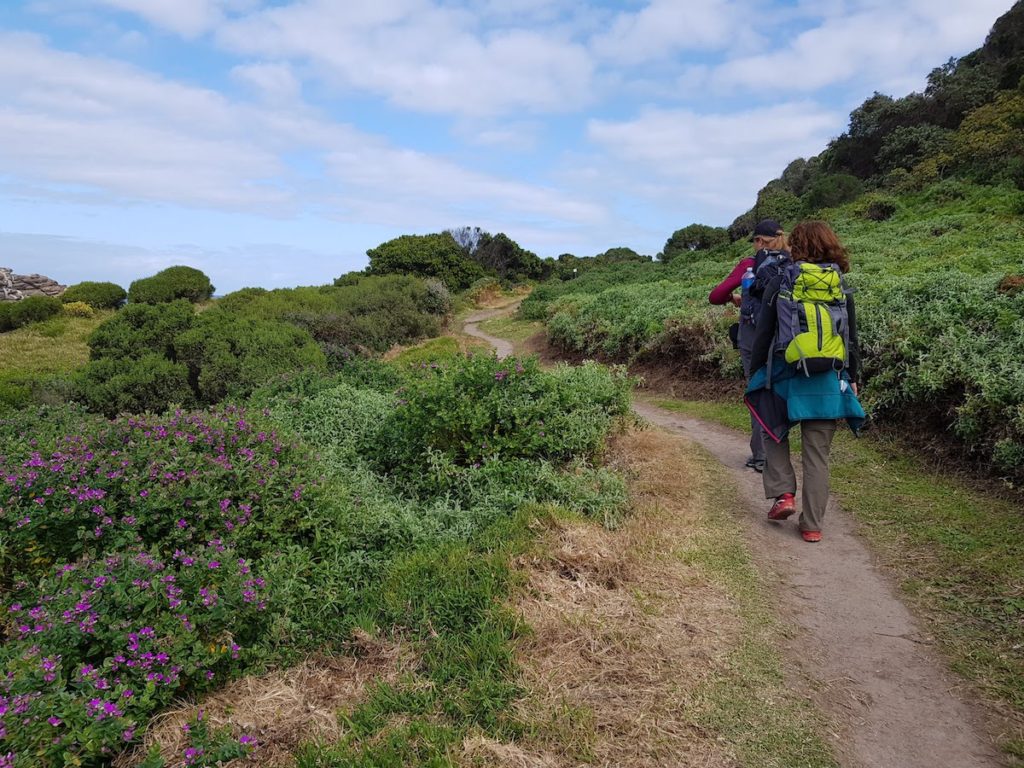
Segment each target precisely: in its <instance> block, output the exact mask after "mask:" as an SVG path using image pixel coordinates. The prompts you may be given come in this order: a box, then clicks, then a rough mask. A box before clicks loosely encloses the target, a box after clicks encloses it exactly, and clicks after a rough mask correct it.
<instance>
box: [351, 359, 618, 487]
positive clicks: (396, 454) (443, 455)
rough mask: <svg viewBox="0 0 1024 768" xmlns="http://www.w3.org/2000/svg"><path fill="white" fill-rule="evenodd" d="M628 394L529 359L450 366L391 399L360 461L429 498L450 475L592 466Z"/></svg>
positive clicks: (607, 377) (599, 373)
mask: <svg viewBox="0 0 1024 768" xmlns="http://www.w3.org/2000/svg"><path fill="white" fill-rule="evenodd" d="M629 389H630V384H629V381H628V379H627V378H626V377H625V375H624V374H623V373H622V372H621V371H617V370H607V369H605V368H603V367H602V366H598V365H594V364H587V365H583V366H580V367H578V368H560V369H557V370H555V371H553V372H545V371H542V370H540V368H539V367H538V363H537V360H536V359H535V358H526V359H522V360H517V359H514V358H508V359H505V360H498V359H497V358H495V357H493V356H487V355H477V356H474V357H470V358H461V359H456V360H453V361H452V362H451V363H450V364H448V365H433V366H430V367H429V368H427V369H425V371H424V375H423V376H421V377H418V378H414V379H412V380H411V382H410V383H409V384H408V385H407V386H406V387H405V388H404V389H403V390H399V392H398V393H397V394H398V396H399V397H400V398H401V399H400V400H399V405H398V407H397V408H396V409H395V410H394V411H393V412H392V413H391V414H389V416H388V418H387V419H386V420H385V421H384V422H383V424H382V426H381V431H380V434H379V435H378V436H377V437H376V438H375V440H374V445H372V446H370V447H369V448H368V451H369V455H370V456H371V458H372V460H373V461H374V463H375V465H376V466H377V467H379V468H380V469H382V470H383V471H385V472H388V473H394V474H396V475H397V476H401V477H402V478H404V479H405V480H406V481H408V482H409V483H411V484H413V485H415V486H418V487H421V488H428V489H429V488H434V489H436V488H438V487H443V486H444V485H445V484H446V483H447V480H446V479H445V478H446V476H447V475H448V474H450V471H449V468H452V469H457V468H459V467H470V468H479V467H481V466H483V465H484V464H486V463H488V462H493V461H498V460H501V459H509V458H515V459H542V460H547V461H553V462H556V463H563V462H566V461H569V460H570V459H574V458H582V459H586V458H593V457H595V456H596V455H597V454H598V453H599V452H600V451H601V449H602V447H603V445H604V440H605V436H606V435H607V433H608V431H609V429H610V426H611V423H612V421H613V420H614V419H616V418H618V417H621V416H624V415H625V414H626V413H628V412H629Z"/></svg>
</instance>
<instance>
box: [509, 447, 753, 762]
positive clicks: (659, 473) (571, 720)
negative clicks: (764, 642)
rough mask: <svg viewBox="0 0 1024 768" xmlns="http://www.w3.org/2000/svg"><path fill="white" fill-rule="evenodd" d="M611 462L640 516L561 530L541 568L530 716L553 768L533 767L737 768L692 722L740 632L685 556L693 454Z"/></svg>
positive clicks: (634, 451)
mask: <svg viewBox="0 0 1024 768" xmlns="http://www.w3.org/2000/svg"><path fill="white" fill-rule="evenodd" d="M614 453H615V456H616V457H617V461H618V462H619V463H620V464H622V465H624V468H625V469H626V471H627V472H629V473H630V474H631V475H632V476H633V482H632V484H631V485H632V489H633V497H634V506H635V514H634V515H633V516H632V517H631V518H630V519H629V520H628V521H627V522H626V523H625V524H624V525H623V526H622V527H621V528H620V529H619V530H617V531H615V532H610V531H607V530H605V529H603V528H601V527H599V526H597V525H594V524H591V523H586V522H571V523H562V524H559V525H557V526H556V527H555V528H554V529H553V530H551V531H550V532H549V533H548V534H547V535H548V537H549V539H550V541H549V542H548V545H549V546H548V547H547V548H546V552H547V554H546V555H544V556H541V557H539V558H538V559H537V560H536V561H535V562H533V563H531V564H530V565H531V570H532V573H531V577H530V588H529V590H528V594H527V595H526V596H525V597H524V599H523V600H522V603H521V606H520V608H521V610H522V612H523V614H524V617H525V619H526V621H527V623H529V624H530V625H531V626H532V627H533V634H532V636H531V637H530V638H529V639H528V640H526V641H524V643H523V644H522V645H521V647H520V649H519V654H520V659H521V664H522V666H523V676H524V683H525V685H526V687H527V688H528V689H529V690H530V691H531V695H530V696H528V697H527V698H526V699H525V700H524V701H523V702H522V703H521V709H522V712H521V715H522V717H523V719H524V720H525V721H527V722H532V723H537V724H538V725H537V726H536V728H535V732H534V734H533V735H532V736H531V738H530V739H529V741H530V742H533V744H531V746H536V747H537V749H536V753H537V754H541V755H544V756H545V757H546V759H548V760H555V762H548V763H535V764H539V765H547V764H550V765H557V766H565V765H578V764H580V763H585V764H593V765H609V766H611V765H615V766H624V767H628V766H651V765H661V766H676V765H678V766H684V765H685V766H709V767H710V766H731V765H735V760H734V759H733V757H732V755H731V754H730V752H729V750H728V747H727V746H723V745H722V744H721V743H719V742H718V741H717V740H716V739H715V738H713V737H711V736H709V735H708V734H706V733H704V732H703V731H702V729H701V728H700V727H699V726H697V725H696V724H695V723H694V721H693V719H692V718H691V717H690V716H688V712H689V710H691V709H692V707H691V705H690V695H691V691H693V690H694V689H695V688H697V687H698V686H699V685H700V684H701V683H702V682H703V681H704V680H706V679H707V678H708V676H709V674H711V672H712V671H713V670H715V669H716V668H719V667H721V666H722V665H724V664H725V663H726V657H727V655H728V652H729V648H730V646H731V645H732V643H733V641H734V638H735V636H736V635H737V633H738V631H739V622H738V620H737V618H736V616H735V609H734V607H733V606H732V605H731V603H730V600H729V598H728V597H727V595H726V594H724V592H723V591H722V590H721V589H720V588H719V587H717V586H716V585H714V584H712V583H711V582H710V581H709V580H708V578H707V577H706V576H705V575H704V574H703V573H702V572H701V571H700V569H699V568H698V567H696V566H692V565H687V564H685V563H684V562H683V561H682V559H681V558H680V557H679V556H678V551H679V547H680V544H681V543H682V542H685V541H686V540H687V539H688V538H689V537H691V536H692V535H694V531H696V530H697V529H698V528H699V526H698V520H699V517H700V514H701V509H700V505H701V499H700V497H699V495H695V494H693V493H692V492H691V491H690V490H689V489H690V488H692V487H693V485H694V483H693V482H691V480H692V479H693V478H692V473H693V469H692V466H691V465H690V464H689V463H688V462H687V458H686V450H685V444H684V443H682V441H680V440H678V439H676V438H673V437H670V436H668V435H665V434H663V433H659V432H653V431H651V432H633V433H631V434H629V435H627V436H625V437H623V438H621V439H620V440H618V441H617V444H616V446H615V449H614ZM542 551H543V550H542ZM553 756H556V757H553ZM500 764H502V765H515V764H516V763H500ZM524 764H528V763H524Z"/></svg>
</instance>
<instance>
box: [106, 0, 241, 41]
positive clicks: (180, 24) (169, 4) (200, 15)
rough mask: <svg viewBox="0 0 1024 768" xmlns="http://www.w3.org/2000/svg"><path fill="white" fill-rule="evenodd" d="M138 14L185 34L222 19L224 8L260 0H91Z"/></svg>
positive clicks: (199, 32)
mask: <svg viewBox="0 0 1024 768" xmlns="http://www.w3.org/2000/svg"><path fill="white" fill-rule="evenodd" d="M93 2H95V3H96V4H99V5H104V6H107V7H109V8H114V9H116V10H119V11H125V12H127V13H134V14H136V15H138V16H141V17H142V18H144V19H145V20H146V21H148V22H149V23H150V24H152V25H154V26H156V27H160V28H162V29H167V30H170V31H171V32H174V33H176V34H179V35H181V36H182V37H186V38H194V37H198V36H199V35H202V34H204V33H206V32H209V31H210V30H212V29H213V28H214V27H216V26H217V25H218V24H220V23H221V22H223V21H224V19H225V15H226V12H228V11H245V10H252V9H253V8H256V7H258V6H259V5H260V0H93Z"/></svg>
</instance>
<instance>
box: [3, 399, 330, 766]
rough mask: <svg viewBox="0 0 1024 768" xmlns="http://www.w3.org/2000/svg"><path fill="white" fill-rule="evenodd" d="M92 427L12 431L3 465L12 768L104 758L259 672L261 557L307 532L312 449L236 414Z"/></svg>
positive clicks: (266, 625) (6, 740)
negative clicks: (247, 671) (165, 713)
mask: <svg viewBox="0 0 1024 768" xmlns="http://www.w3.org/2000/svg"><path fill="white" fill-rule="evenodd" d="M258 418H259V417H258ZM82 427H83V428H82V430H81V431H80V432H78V433H77V434H65V435H62V436H59V437H57V438H55V439H53V440H52V441H51V443H52V446H53V448H52V450H42V446H40V445H39V443H38V442H36V440H34V439H32V438H23V439H20V440H19V439H11V435H10V434H9V433H8V434H7V438H8V439H6V440H5V441H4V442H3V445H4V450H6V454H5V455H3V456H0V564H2V571H0V640H3V646H2V647H0V760H2V761H7V762H11V761H13V764H14V765H16V766H21V765H28V764H39V765H64V764H82V765H93V764H100V763H105V762H107V761H108V760H109V758H110V756H112V755H113V754H116V752H118V751H119V750H120V749H122V748H123V747H124V746H125V745H127V744H130V743H132V742H133V741H135V740H136V734H137V732H138V733H139V735H141V731H142V730H143V728H144V726H145V725H146V723H147V722H148V720H149V718H150V717H151V716H152V714H154V713H155V712H156V711H157V710H158V709H160V708H161V707H163V706H165V705H167V704H168V703H169V702H170V701H171V700H173V699H174V698H176V697H180V696H181V695H182V694H184V693H186V692H195V691H201V690H203V689H205V688H208V687H210V686H212V685H214V684H215V683H217V682H218V681H220V680H222V679H223V678H224V677H225V676H227V675H229V674H231V673H233V672H235V671H236V670H240V669H243V668H244V667H245V665H246V664H247V663H251V661H250V660H248V658H247V657H248V656H250V655H251V654H252V653H254V651H252V648H253V647H254V646H257V645H258V644H259V642H260V640H261V639H262V638H263V637H264V636H265V635H266V633H267V632H268V631H270V630H271V626H272V622H271V621H270V620H269V618H268V613H272V612H273V611H274V606H275V603H274V598H273V595H272V594H271V590H270V585H268V584H267V582H266V581H265V580H264V577H263V576H262V575H261V574H263V573H265V570H266V568H265V566H264V564H265V563H266V562H268V561H267V560H266V559H264V557H265V556H269V557H274V556H275V553H276V551H277V550H278V549H281V548H283V547H285V546H287V545H291V544H294V543H295V541H296V540H297V539H301V537H302V536H303V535H304V527H303V526H304V525H305V522H304V521H305V519H306V518H307V516H308V515H309V512H310V508H311V500H310V499H309V498H308V494H309V493H311V492H313V493H315V491H316V489H317V487H318V486H317V483H316V482H314V481H311V480H310V479H308V478H307V477H306V475H305V471H306V470H305V467H306V466H308V465H309V463H310V462H309V460H308V459H309V457H308V455H307V454H306V453H305V451H304V450H302V449H300V448H298V447H297V446H295V445H292V444H290V443H286V442H284V441H283V440H282V439H281V438H280V437H279V436H278V435H277V434H276V433H275V432H274V431H273V430H270V429H264V428H261V427H259V426H258V425H257V424H254V423H253V422H252V421H251V420H250V417H249V416H248V415H247V414H246V412H245V411H244V410H242V409H239V408H234V407H225V408H221V409H218V410H212V411H210V412H206V413H181V412H178V413H175V414H170V415H168V416H167V417H165V418H157V417H144V418H129V419H121V420H118V421H114V422H103V421H98V420H97V421H91V420H85V421H84V422H83V423H82ZM236 746H237V745H236ZM8 755H11V757H8ZM195 762H196V764H197V765H198V764H200V763H199V761H198V758H197V760H196V761H195ZM2 764H3V763H2V762H0V765H2Z"/></svg>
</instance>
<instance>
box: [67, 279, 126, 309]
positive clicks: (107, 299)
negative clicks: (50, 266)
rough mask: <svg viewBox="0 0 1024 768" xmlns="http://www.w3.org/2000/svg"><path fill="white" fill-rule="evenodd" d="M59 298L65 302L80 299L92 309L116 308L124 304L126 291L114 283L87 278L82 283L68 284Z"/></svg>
mask: <svg viewBox="0 0 1024 768" xmlns="http://www.w3.org/2000/svg"><path fill="white" fill-rule="evenodd" d="M60 298H61V301H63V302H64V303H65V304H72V303H74V302H79V301H81V302H85V303H86V304H88V305H89V306H90V307H93V308H94V309H117V308H118V307H120V306H121V305H122V304H124V302H125V299H127V298H128V293H127V292H126V291H125V289H124V288H122V287H121V286H120V285H117V284H116V283H97V282H92V281H89V280H87V281H85V282H84V283H77V284H75V285H71V286H68V289H67V290H66V291H64V293H63V294H62V295H61V297H60Z"/></svg>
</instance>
